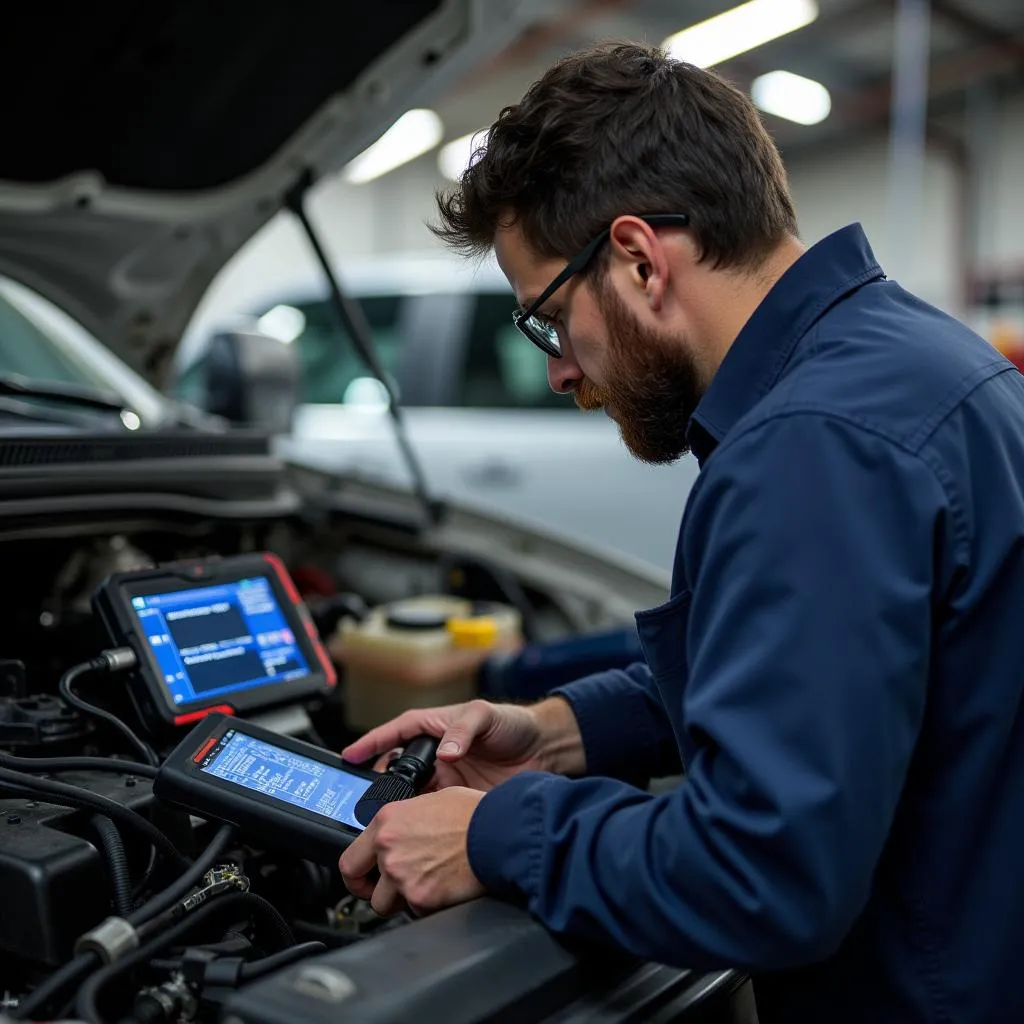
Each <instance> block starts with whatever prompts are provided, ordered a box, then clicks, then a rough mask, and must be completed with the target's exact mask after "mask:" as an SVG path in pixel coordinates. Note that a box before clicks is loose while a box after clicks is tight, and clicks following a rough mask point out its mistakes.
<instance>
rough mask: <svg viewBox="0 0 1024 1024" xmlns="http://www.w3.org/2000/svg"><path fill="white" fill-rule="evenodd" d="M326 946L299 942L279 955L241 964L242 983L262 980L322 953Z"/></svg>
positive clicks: (318, 943)
mask: <svg viewBox="0 0 1024 1024" xmlns="http://www.w3.org/2000/svg"><path fill="white" fill-rule="evenodd" d="M326 949H327V946H326V945H324V943H322V942H300V943H299V944H298V945H297V946H292V947H291V948H290V949H282V950H281V952H280V953H272V954H271V955H270V956H265V957H263V958H262V959H261V960H253V961H252V962H251V963H247V964H242V970H241V975H242V981H252V980H254V979H255V978H262V977H264V975H267V974H270V973H271V972H272V971H276V970H278V968H280V967H286V966H287V965H288V964H290V963H294V962H295V961H296V960H301V959H303V957H307V956H312V955H313V954H314V953H323V952H325V951H326Z"/></svg>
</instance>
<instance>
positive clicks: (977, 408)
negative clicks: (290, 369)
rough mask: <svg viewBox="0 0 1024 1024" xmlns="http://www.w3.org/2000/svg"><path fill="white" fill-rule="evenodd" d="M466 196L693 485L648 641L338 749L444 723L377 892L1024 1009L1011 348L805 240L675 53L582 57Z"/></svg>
mask: <svg viewBox="0 0 1024 1024" xmlns="http://www.w3.org/2000/svg"><path fill="white" fill-rule="evenodd" d="M439 202H440V210H441V220H442V223H441V226H440V227H439V228H438V229H437V230H438V232H439V234H440V235H441V237H442V238H445V239H446V240H448V241H449V242H451V243H452V244H454V245H455V246H457V247H458V248H459V249H461V250H463V251H467V252H482V251H485V250H486V249H487V248H489V247H490V246H492V245H493V247H494V250H495V252H496V254H497V258H498V261H499V263H500V264H501V267H502V269H503V270H504V272H505V274H506V276H507V277H508V279H509V282H510V283H511V285H512V288H513V289H514V291H515V294H516V296H517V299H518V301H519V303H520V305H521V306H522V311H521V312H520V313H519V314H517V317H516V322H517V324H518V325H519V326H520V328H521V329H522V331H523V333H524V334H526V335H527V337H529V338H530V339H531V340H532V341H534V342H535V343H536V344H537V346H538V347H539V348H541V349H542V350H543V351H545V352H546V353H547V355H548V357H549V364H548V365H549V378H550V381H551V385H552V387H553V388H555V389H556V390H557V391H563V392H572V393H573V394H574V395H575V397H576V401H577V402H578V403H579V405H580V406H582V407H583V408H585V409H596V408H600V407H603V408H604V409H605V410H606V412H607V413H608V414H609V415H610V416H612V417H613V418H614V419H615V420H616V421H617V423H618V424H619V426H620V427H621V431H622V436H623V438H624V440H625V443H626V444H627V445H628V446H629V448H630V449H631V450H632V451H633V453H634V454H635V455H636V456H637V457H638V458H641V459H644V460H647V461H649V462H657V463H663V462H670V461H672V460H674V459H676V458H678V457H679V456H680V455H681V454H682V453H683V452H684V451H685V450H687V449H688V448H690V449H692V451H693V452H694V454H695V455H696V457H697V459H698V460H699V461H700V464H701V473H700V476H699V478H698V480H697V482H696V484H695V486H694V488H693V490H692V492H691V494H690V496H689V498H688V500H687V502H686V508H685V513H684V515H683V518H682V527H681V531H680V536H679V545H678V550H677V554H676V559H675V566H674V574H673V581H672V596H671V599H670V600H669V601H668V603H667V604H665V605H664V606H662V607H660V608H657V609H654V610H652V611H645V612H641V613H639V614H638V616H637V622H638V627H639V630H640V635H641V639H642V643H643V648H644V653H645V664H641V665H636V666H634V667H632V668H630V669H629V670H627V671H612V672H607V673H604V674H601V675H597V676H594V677H590V678H587V679H584V680H581V681H579V682H577V683H575V684H572V685H569V686H567V687H564V688H563V689H561V690H559V691H557V692H556V694H555V695H554V696H552V697H550V698H549V699H547V700H545V701H543V702H541V703H540V704H538V705H536V706H534V707H529V708H527V707H502V706H497V705H489V704H485V703H483V702H473V703H471V704H468V705H464V706H460V707H454V708H444V709H439V710H434V711H416V712H410V713H407V714H405V715H403V716H401V717H400V718H398V719H397V720H396V721H394V722H391V723H389V724H387V725H385V726H382V727H381V728H379V729H376V730H374V731H373V732H371V733H369V734H368V735H367V736H365V737H363V738H362V739H361V740H360V741H358V742H357V743H355V744H354V745H353V746H352V747H350V748H349V749H348V750H347V751H346V755H347V756H349V757H351V758H354V759H356V760H362V759H364V758H368V757H370V756H372V755H375V754H380V753H381V752H383V751H385V750H388V749H390V748H391V747H393V746H394V745H396V744H399V743H401V741H403V740H405V739H408V738H409V737H411V736H413V735H415V734H417V733H420V732H423V731H427V732H430V733H432V734H433V735H435V736H439V737H443V742H442V745H441V747H440V756H441V758H442V759H443V764H442V765H441V766H440V768H439V770H438V773H437V785H438V787H439V791H438V792H435V793H431V794H428V795H425V796H423V797H422V798H420V799H417V800H414V801H410V802H409V803H407V804H400V805H394V806H390V807H386V808H385V809H384V811H383V812H382V813H381V814H380V815H379V816H378V818H377V819H376V820H375V821H374V822H373V823H372V824H371V826H370V827H369V828H368V829H367V831H366V833H365V835H364V836H362V837H360V839H359V840H357V841H356V842H355V843H354V844H353V845H352V847H351V848H350V849H349V850H347V851H346V853H345V854H344V856H343V857H342V858H341V870H342V873H343V874H344V876H345V878H346V881H347V883H348V885H349V886H350V888H351V889H352V891H353V892H355V893H356V894H358V895H360V896H363V897H366V898H369V899H371V900H372V903H373V905H374V906H375V907H376V908H377V909H378V910H379V911H380V912H382V913H390V912H393V911H395V910H396V909H398V908H400V907H401V906H403V905H404V903H405V902H406V901H407V902H408V903H409V904H410V905H411V906H412V907H413V908H415V909H420V910H431V909H435V908H438V907H441V906H444V905H446V904H450V903H454V902H457V901H460V900H466V899H470V898H473V897H475V896H477V895H479V894H481V893H483V892H485V891H486V892H490V893H493V894H496V895H498V896H501V897H506V898H509V899H515V900H521V901H523V902H524V903H525V905H527V906H528V907H529V909H530V910H531V911H532V912H533V913H534V914H535V915H536V916H537V917H538V918H539V919H540V920H541V921H543V922H544V923H545V924H546V925H548V926H549V927H550V928H552V929H553V930H554V931H556V932H560V933H567V934H573V935H580V936H589V937H591V938H595V939H598V940H600V941H603V942H606V943H612V944H615V945H617V946H619V947H621V948H623V949H625V950H628V951H630V952H631V953H633V954H637V955H639V956H641V957H646V958H649V959H652V960H656V961H661V962H666V963H669V964H679V965H686V966H691V967H695V968H708V969H710V968H718V967H723V966H732V967H737V968H745V969H747V970H748V971H749V972H750V973H751V974H752V975H753V977H754V979H755V985H754V988H755V993H756V996H757V1001H758V1009H759V1013H760V1017H761V1020H762V1022H770V1021H786V1022H790V1024H791V1022H804V1021H814V1022H823V1021H830V1022H834V1021H865V1022H867V1021H870V1022H872V1024H879V1022H886V1021H901V1022H909V1021H914V1022H917V1021H929V1022H938V1021H951V1022H957V1024H969V1022H970V1024H973V1022H980V1021H1010V1020H1014V1021H1018V1020H1024V986H1022V985H1021V984H1020V983H1019V980H1018V979H1017V978H1016V960H1017V956H1018V954H1019V952H1020V951H1022V950H1024V866H1022V862H1021V857H1022V853H1021V851H1022V850H1024V722H1022V720H1021V719H1022V714H1024V637H1022V636H1021V625H1020V623H1021V621H1022V616H1024V380H1022V378H1021V376H1020V374H1019V373H1018V371H1017V370H1016V369H1015V368H1014V367H1013V366H1011V365H1010V363H1008V362H1007V361H1006V360H1005V359H1003V358H1002V357H1001V356H1000V355H998V353H997V352H996V351H995V350H994V349H993V348H992V347H991V346H989V345H988V344H987V343H986V342H984V341H983V340H982V339H980V338H978V337H977V336H976V335H974V334H972V333H971V332H970V331H968V330H967V329H966V328H965V327H963V326H962V325H961V324H959V323H957V322H956V321H955V320H953V319H951V318H949V317H947V316H945V315H943V314H942V313H940V312H938V311H936V310H935V309H932V308H930V307H929V306H927V305H926V304H924V303H923V302H921V301H919V300H918V299H916V298H914V297H913V296H911V295H909V294H908V293H907V292H905V291H904V290H902V289H901V288H900V286H899V285H898V284H896V283H895V282H893V281H889V280H887V279H886V277H885V276H884V274H883V272H882V270H881V269H880V268H879V266H878V264H877V263H876V261H875V258H874V256H873V255H872V252H871V250H870V248H869V245H868V242H867V240H866V238H865V237H864V235H863V233H862V232H861V230H860V228H859V227H857V226H853V227H849V228H846V229H843V230H841V231H839V232H837V233H836V234H834V235H832V236H830V237H828V238H826V239H825V240H824V241H822V242H820V243H818V244H817V245H815V246H814V247H812V248H810V249H807V250H805V248H804V246H803V245H802V244H801V243H800V241H799V240H798V238H797V234H796V231H797V229H796V221H795V216H794V211H793V205H792V202H791V200H790V196H789V192H788V188H787V182H786V178H785V173H784V170H783V167H782V164H781V161H780V158H779V155H778V153H777V152H776V150H775V148H774V146H773V144H772V142H771V141H770V139H769V137H768V135H767V134H766V132H765V131H764V129H763V128H762V126H761V124H760V122H759V119H758V117H757V115H756V112H755V111H754V109H753V107H752V106H751V104H750V103H749V102H748V101H747V100H746V99H745V98H744V97H743V96H742V95H741V94H739V93H738V92H736V91H735V90H733V89H732V88H731V87H729V86H728V85H726V84H725V83H724V82H723V81H721V80H720V79H719V78H717V77H716V76H715V75H714V74H712V73H708V72H705V71H700V70H697V69H695V68H693V67H690V66H687V65H684V64H680V63H676V62H673V61H670V60H668V59H666V58H665V56H664V55H662V54H661V53H659V52H658V51H656V50H653V49H649V48H646V47H641V46H630V45H615V46H608V47H603V48H599V49H596V50H593V51H590V52H586V53H581V54H578V55H575V56H571V57H569V58H567V59H565V60H563V61H561V62H560V63H559V64H557V65H556V66H554V67H553V68H552V69H551V70H550V71H549V72H548V73H547V74H546V75H545V76H544V77H543V78H542V79H541V80H540V81H539V82H538V83H536V85H534V86H533V88H531V89H530V91H529V92H528V93H527V95H526V96H525V98H524V99H523V101H522V102H521V103H519V104H518V105H516V106H512V107H509V108H507V109H505V110H503V111H502V113H501V115H500V116H499V118H498V120H497V122H496V123H495V124H494V126H493V128H492V129H491V131H490V133H489V136H488V140H487V145H486V151H485V152H483V153H482V154H479V155H478V159H477V160H476V161H475V162H474V163H473V165H472V167H471V168H470V169H469V170H468V171H467V172H466V174H465V175H464V176H463V178H462V180H461V182H460V183H459V185H458V186H457V187H456V188H455V189H454V191H452V192H451V193H449V194H448V195H446V196H442V197H440V199H439ZM681 502H682V499H681ZM623 529H629V524H628V523H623ZM681 767H684V768H685V772H686V775H685V778H684V781H683V782H682V784H681V785H680V786H679V787H678V788H676V789H675V790H674V791H672V792H668V793H664V794H660V795H652V794H650V793H648V792H646V791H644V790H642V789H640V788H636V786H635V785H631V784H630V782H629V781H626V780H633V782H634V783H635V782H636V781H637V780H638V779H643V778H649V777H654V776H659V775H669V774H672V773H673V772H678V771H679V770H680V768H681ZM584 776H585V777H584ZM375 868H377V869H379V873H380V874H379V881H376V882H374V879H375V878H376V875H375V874H374V869H375Z"/></svg>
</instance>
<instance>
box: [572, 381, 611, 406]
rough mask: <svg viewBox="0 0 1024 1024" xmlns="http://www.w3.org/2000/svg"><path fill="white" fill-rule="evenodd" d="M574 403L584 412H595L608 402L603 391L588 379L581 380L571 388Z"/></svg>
mask: <svg viewBox="0 0 1024 1024" xmlns="http://www.w3.org/2000/svg"><path fill="white" fill-rule="evenodd" d="M573 398H574V399H575V400H576V405H577V406H578V407H579V408H580V409H582V410H583V411H584V412H597V411H598V410H599V409H603V408H604V407H605V405H607V404H608V399H607V397H606V396H605V393H604V391H603V390H602V389H601V388H599V387H598V386H597V385H596V384H591V383H590V381H589V380H586V379H584V380H581V381H580V382H579V383H578V384H577V385H576V387H575V388H574V389H573Z"/></svg>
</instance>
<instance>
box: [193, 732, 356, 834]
mask: <svg viewBox="0 0 1024 1024" xmlns="http://www.w3.org/2000/svg"><path fill="white" fill-rule="evenodd" d="M200 769H201V770H202V771H204V772H208V773H209V774H210V775H216V776H217V778H219V779H226V780H227V781H228V782H233V783H235V785H237V786H244V787H245V788H246V789H252V790H255V791H256V792H257V793H263V794H265V795H266V796H271V797H273V798H274V799H275V800H279V801H281V802H282V803H287V804H291V805H292V806H293V807H302V808H304V809H305V810H307V811H312V812H313V813H314V814H319V815H321V816H323V817H324V818H329V819H330V820H331V821H339V822H341V823H343V824H345V825H350V826H352V828H355V829H359V830H360V831H362V829H363V826H362V825H361V824H360V823H359V822H358V821H357V820H356V816H355V806H356V803H357V801H358V800H359V798H360V797H361V796H362V795H363V794H364V793H365V792H366V791H367V790H368V789H369V788H370V784H371V780H370V779H364V778H361V777H360V776H358V775H350V774H349V773H348V772H344V771H342V770H341V769H340V768H334V767H332V766H331V765H329V764H324V763H323V762H321V761H314V760H313V759H312V758H309V757H303V756H302V755H301V754H293V753H292V752H291V751H290V750H282V749H281V748H280V747H275V746H273V745H272V744H270V743H265V742H263V740H258V739H255V738H254V737H252V736H246V735H245V734H244V733H240V732H236V731H235V730H234V729H229V730H228V731H227V732H225V733H224V735H223V736H222V737H221V738H220V740H218V741H217V744H216V746H214V747H213V749H212V750H210V752H209V753H208V754H206V756H205V757H204V758H203V759H202V761H201V763H200Z"/></svg>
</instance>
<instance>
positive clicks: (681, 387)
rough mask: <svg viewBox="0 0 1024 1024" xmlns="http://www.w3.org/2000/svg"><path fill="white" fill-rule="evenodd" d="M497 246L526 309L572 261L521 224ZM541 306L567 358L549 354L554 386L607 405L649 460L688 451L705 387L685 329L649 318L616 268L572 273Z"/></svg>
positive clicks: (593, 405) (633, 447) (583, 401)
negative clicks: (542, 255)
mask: <svg viewBox="0 0 1024 1024" xmlns="http://www.w3.org/2000/svg"><path fill="white" fill-rule="evenodd" d="M494 247H495V254H496V256H497V258H498V263H499V265H500V266H501V268H502V270H503V271H504V273H505V276H506V277H507V278H508V279H509V282H510V283H511V285H512V287H513V290H514V291H515V293H516V298H517V300H518V301H519V303H520V305H522V306H524V308H525V307H526V305H527V304H528V301H532V299H533V298H535V297H536V296H538V295H540V294H541V292H543V291H544V289H545V288H546V287H547V286H548V285H549V284H550V283H551V281H553V280H554V278H555V277H556V276H557V275H558V273H559V272H560V271H561V270H562V268H563V266H564V265H565V262H564V261H563V260H558V259H555V260H547V259H544V260H538V259H537V257H536V256H535V255H533V254H532V252H531V250H530V249H529V248H528V247H527V245H526V243H525V241H524V240H523V239H522V237H521V236H520V234H519V232H518V231H517V230H516V229H515V228H508V229H505V228H503V229H501V230H500V231H499V233H498V236H497V237H496V238H495V246H494ZM628 294H629V295H630V296H631V298H634V299H635V298H636V296H638V295H640V294H642V291H641V290H640V289H637V288H628ZM541 313H543V314H545V315H546V316H547V317H548V318H549V319H550V320H551V321H552V322H554V323H555V325H556V326H557V328H558V335H559V342H560V345H561V349H562V358H561V359H554V358H549V359H548V381H549V383H550V385H551V388H552V390H554V391H557V392H567V391H572V392H573V395H574V397H575V400H576V404H577V405H578V406H579V407H580V408H581V409H584V410H587V411H596V410H599V409H602V408H603V409H604V410H605V412H606V413H607V414H608V415H609V416H610V417H611V418H612V419H614V420H615V421H616V423H618V425H619V429H620V431H621V433H622V439H623V442H624V443H625V445H626V447H627V448H628V449H629V451H630V452H632V454H633V455H634V456H635V457H636V458H637V459H640V460H641V461H643V462H649V463H657V464H664V463H670V462H674V461H675V460H676V459H678V458H680V456H682V455H684V454H686V452H687V450H688V448H687V444H686V429H687V426H688V424H689V421H690V417H691V416H692V415H693V412H694V410H695V409H696V407H697V403H698V402H699V401H700V399H701V396H702V394H703V390H704V389H703V385H702V383H701V379H700V374H699V372H698V368H697V365H696V363H695V360H694V358H693V354H692V351H691V348H690V345H689V342H688V339H687V337H686V336H685V331H683V330H682V329H681V328H680V327H679V326H676V327H675V328H674V329H671V328H669V327H668V326H667V325H659V324H657V323H656V322H654V321H655V320H656V318H655V317H653V316H649V315H644V319H643V320H641V315H642V314H646V313H647V311H646V310H645V309H644V308H643V306H642V305H641V307H640V312H638V311H637V310H635V309H633V308H631V307H630V305H629V303H628V302H627V301H626V300H625V299H624V298H623V297H622V296H621V295H620V294H619V291H618V290H617V281H616V273H615V268H614V267H613V268H609V270H608V271H607V272H606V273H604V274H603V275H596V277H595V280H594V281H593V282H592V281H591V279H590V278H583V277H579V276H577V277H574V278H571V279H570V280H569V281H568V282H567V283H566V284H565V285H564V286H563V287H562V288H560V289H559V290H558V291H557V292H556V293H555V294H554V295H553V296H552V297H551V299H550V300H549V301H548V302H546V303H545V304H544V306H543V308H542V309H541ZM523 344H529V342H528V341H527V340H526V339H525V338H524V339H523ZM540 355H541V354H540V352H538V357H540Z"/></svg>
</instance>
